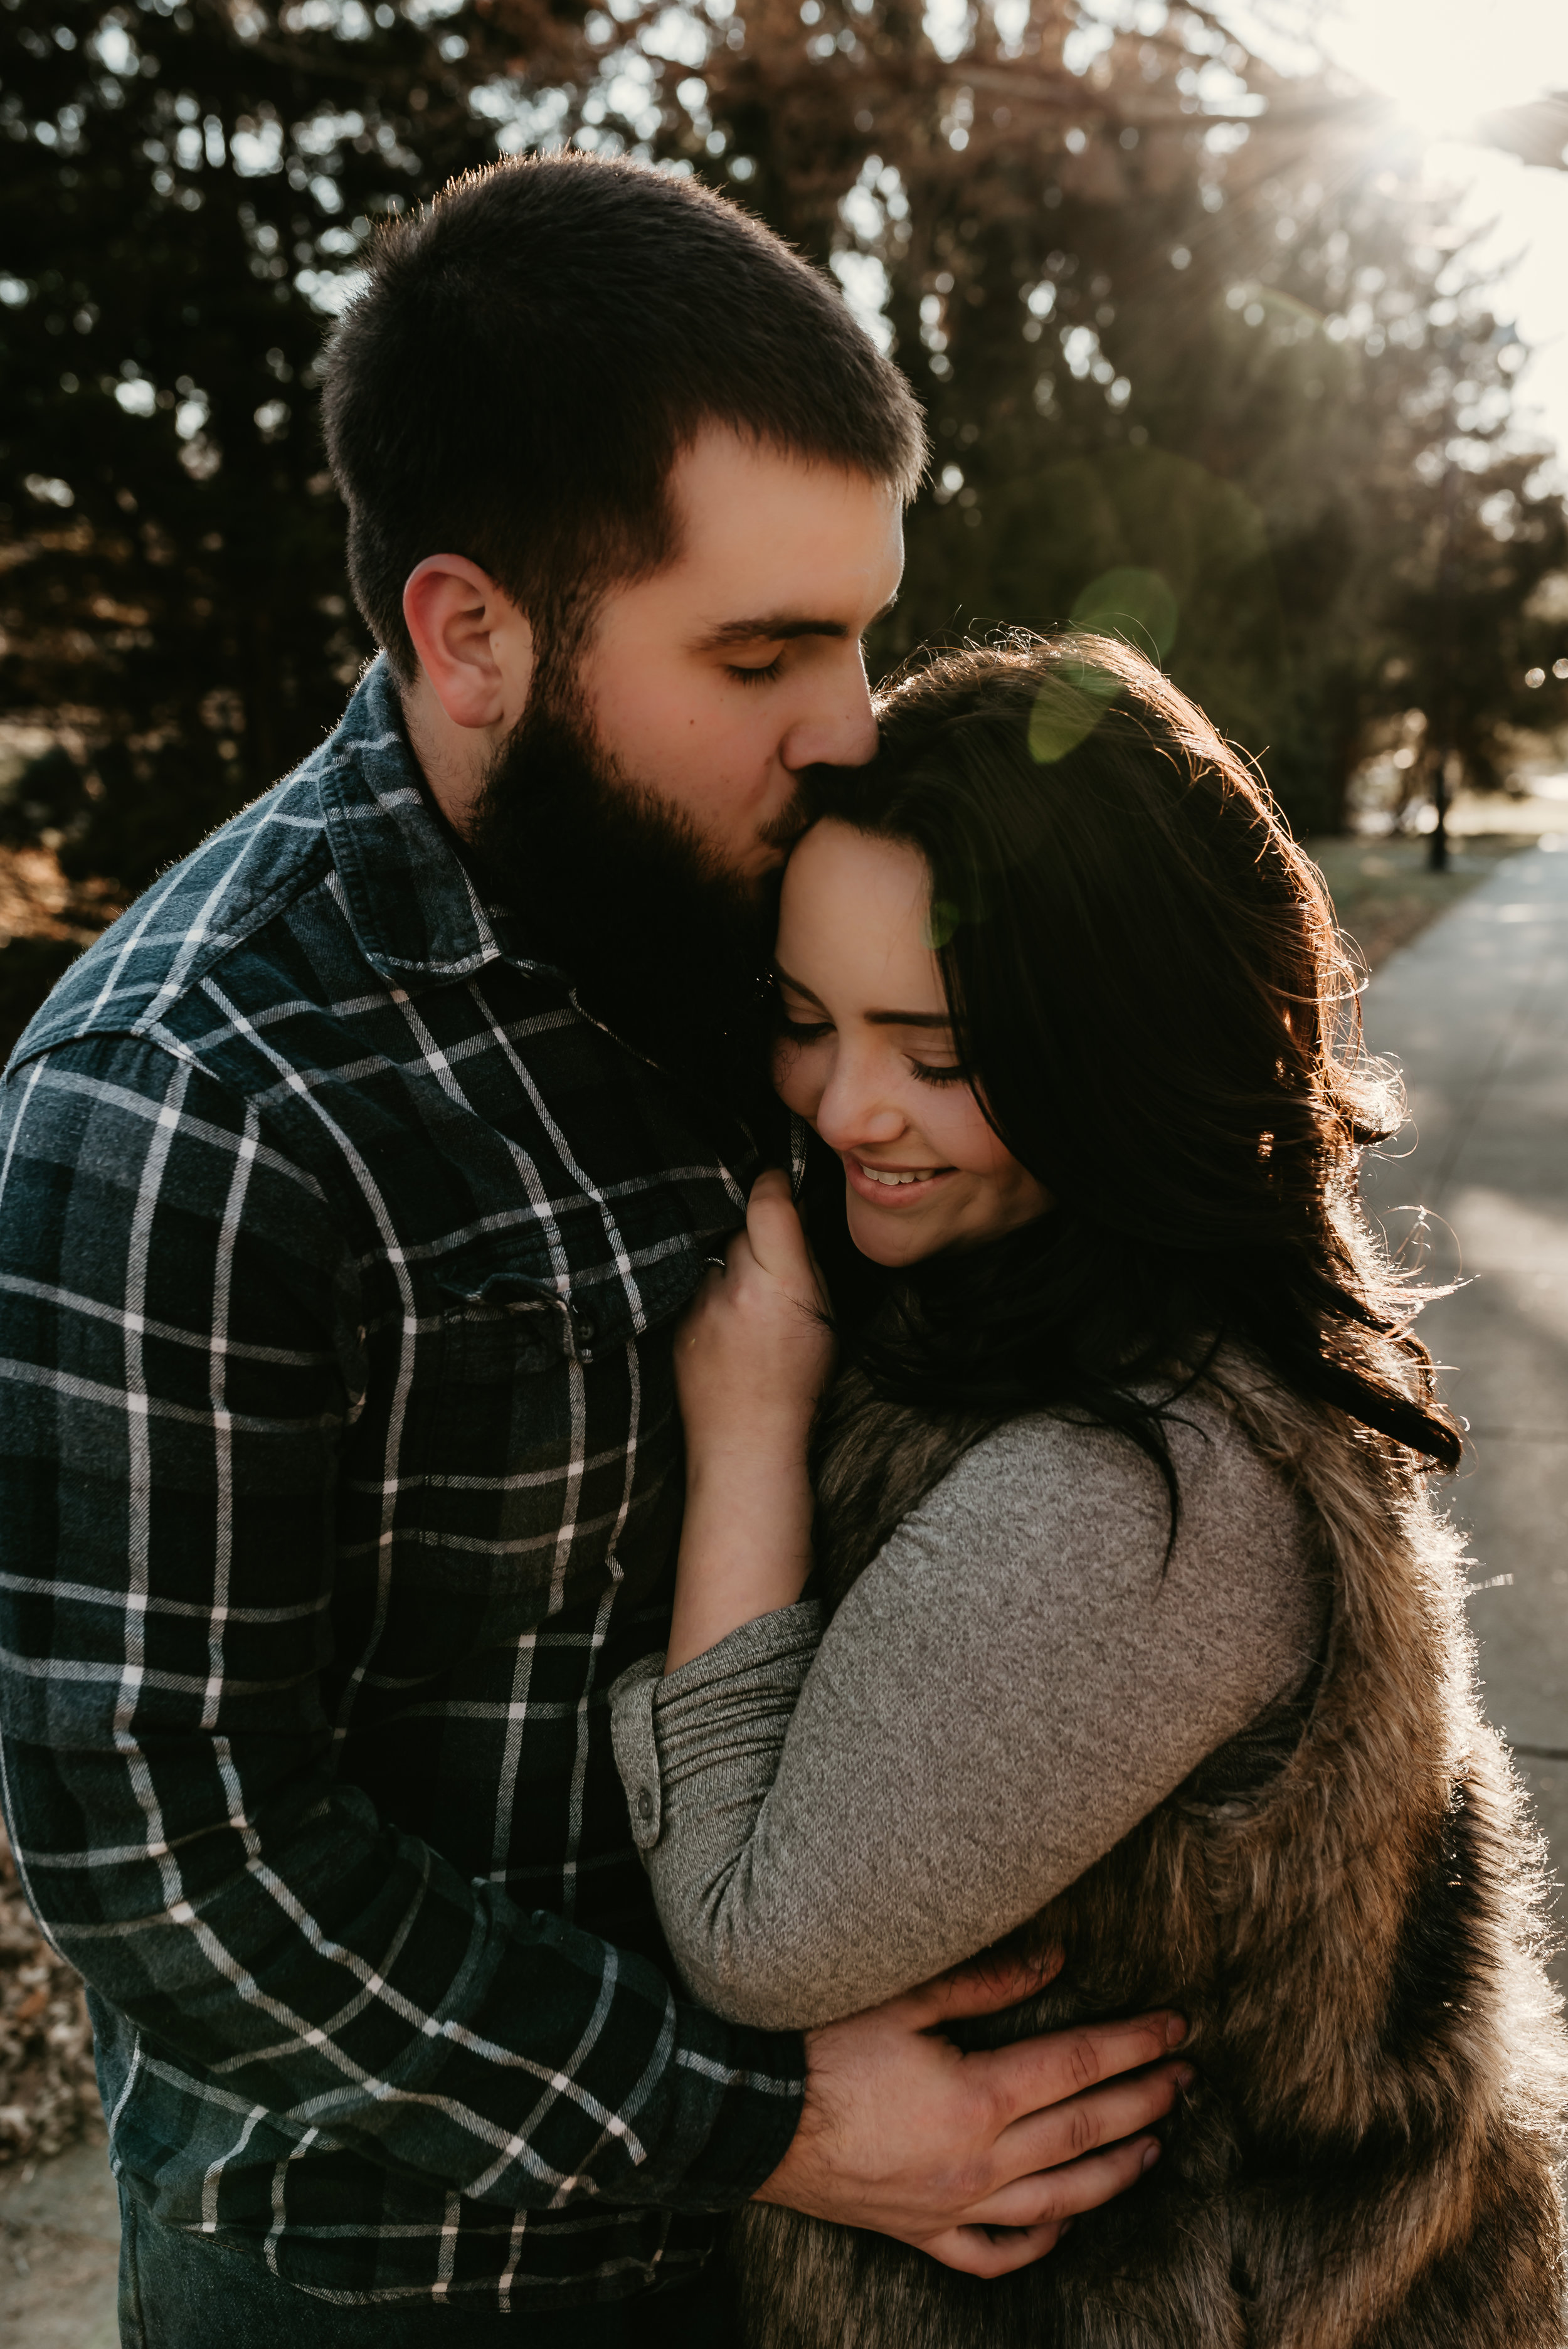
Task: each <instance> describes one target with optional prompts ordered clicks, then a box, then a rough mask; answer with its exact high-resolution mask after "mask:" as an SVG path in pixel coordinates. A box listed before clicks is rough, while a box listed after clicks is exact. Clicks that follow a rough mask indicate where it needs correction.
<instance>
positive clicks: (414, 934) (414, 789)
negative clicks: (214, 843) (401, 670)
mask: <svg viewBox="0 0 1568 2349" xmlns="http://www.w3.org/2000/svg"><path fill="white" fill-rule="evenodd" d="M319 755H320V777H321V808H322V817H323V820H324V822H325V826H326V834H327V839H328V842H329V843H330V845H331V848H332V855H333V862H334V864H335V866H336V869H337V874H338V878H339V880H340V881H341V883H342V886H343V898H344V905H345V908H346V913H347V916H348V920H349V924H350V926H351V927H352V929H353V931H354V935H355V938H356V941H357V943H358V946H359V949H360V952H361V953H362V954H363V955H364V957H365V958H366V961H367V962H368V963H369V964H370V966H371V968H373V969H374V970H376V971H378V972H379V973H380V975H381V977H382V978H385V979H387V981H389V983H390V984H391V985H393V986H395V987H403V988H407V987H409V986H415V985H418V983H419V982H420V981H421V980H422V979H427V978H428V979H433V980H434V979H439V980H446V979H454V978H467V977H468V976H469V974H470V973H471V972H473V971H476V970H479V969H480V968H482V967H483V965H484V964H486V963H489V962H495V961H497V960H499V959H500V957H503V956H504V957H507V958H508V959H509V960H511V961H527V960H528V959H529V958H528V957H523V956H519V955H517V954H516V953H515V952H514V951H513V949H512V947H511V946H510V944H509V943H507V942H506V941H505V940H504V939H503V937H502V936H501V935H500V930H499V929H498V926H497V925H498V919H499V920H501V921H503V922H504V916H498V915H497V914H496V913H495V911H494V910H493V909H490V908H489V907H487V906H485V905H482V904H481V903H480V898H479V895H478V894H477V892H476V890H475V888H474V884H473V880H472V877H471V875H470V874H469V870H468V867H467V866H466V865H465V864H464V863H463V860H462V858H461V857H460V856H459V854H458V852H457V850H456V848H455V847H454V846H453V844H452V841H451V838H450V835H449V833H448V832H447V829H446V827H445V825H444V824H443V823H441V821H440V819H439V818H438V815H437V814H436V812H435V810H434V809H433V808H432V806H431V805H430V802H429V800H428V796H427V793H426V791H425V787H424V782H423V779H422V777H421V775H420V772H419V768H418V763H417V761H416V760H415V757H414V753H413V751H412V750H411V749H410V747H409V743H408V736H407V729H406V727H405V725H404V722H403V709H402V703H401V701H400V699H399V698H398V693H397V680H396V678H394V677H393V674H392V671H391V668H390V667H389V666H388V664H387V656H386V655H385V653H383V654H381V655H380V656H379V657H377V659H376V660H375V661H373V662H372V664H371V666H370V667H369V668H368V669H367V670H366V674H365V676H364V677H363V678H361V680H360V682H359V685H358V687H357V688H356V692H355V694H354V698H353V699H352V700H351V701H350V702H349V705H348V707H347V709H346V710H345V711H344V713H343V717H342V719H341V721H340V723H339V725H338V728H337V730H336V732H335V734H334V735H333V736H332V739H331V740H330V741H328V742H327V743H325V745H324V747H323V749H322V750H321V752H320V754H319ZM533 967H534V968H541V969H543V968H550V966H548V965H544V964H537V963H536V964H534V966H533Z"/></svg>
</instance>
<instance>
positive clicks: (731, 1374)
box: [665, 1171, 833, 1672]
mask: <svg viewBox="0 0 1568 2349" xmlns="http://www.w3.org/2000/svg"><path fill="white" fill-rule="evenodd" d="M822 1304H823V1299H822V1295H821V1288H820V1280H819V1278H818V1275H817V1268H816V1267H815V1265H814V1264H813V1263H812V1261H811V1254H810V1249H809V1248H808V1247H807V1246H806V1237H805V1234H804V1233H803V1232H802V1230H801V1228H800V1218H799V1216H798V1215H797V1214H796V1212H795V1209H794V1207H793V1206H791V1204H790V1199H789V1177H788V1176H787V1175H785V1174H779V1173H778V1172H777V1171H770V1172H769V1173H768V1174H759V1175H758V1178H757V1181H756V1183H755V1184H754V1185H752V1190H751V1197H750V1199H749V1201H748V1205H747V1209H746V1228H745V1230H744V1231H742V1232H737V1234H736V1235H735V1237H734V1238H733V1239H732V1240H731V1241H730V1243H729V1247H728V1250H727V1255H726V1259H725V1266H724V1269H723V1271H722V1272H720V1271H717V1270H716V1271H714V1272H711V1273H710V1274H709V1275H708V1277H707V1279H706V1280H705V1281H704V1283H703V1285H702V1288H700V1289H699V1290H698V1292H697V1295H696V1299H695V1301H694V1303H693V1305H692V1307H691V1309H690V1311H689V1312H688V1313H687V1314H686V1319H684V1320H683V1322H682V1323H681V1326H680V1329H679V1330H678V1331H677V1332H676V1390H677V1392H678V1393H679V1396H680V1405H681V1417H682V1419H683V1420H684V1422H685V1423H686V1515H685V1517H684V1519H683V1521H682V1526H681V1547H680V1566H679V1570H678V1572H677V1575H676V1601H675V1615H674V1619H673V1620H672V1622H671V1625H670V1644H669V1651H668V1654H667V1656H666V1658H665V1670H666V1671H672V1672H673V1671H676V1669H677V1667H679V1666H680V1665H682V1664H685V1663H687V1662H689V1661H691V1659H692V1658H693V1657H694V1656H698V1655H700V1654H701V1653H702V1652H703V1651H704V1650H705V1649H708V1648H711V1647H713V1646H714V1645H715V1643H716V1642H717V1640H722V1639H723V1638H724V1637H725V1635H726V1633H727V1632H730V1631H733V1630H735V1629H736V1628H737V1626H738V1625H739V1624H742V1623H748V1622H750V1621H751V1620H752V1619H754V1618H756V1617H758V1616H760V1615H767V1614H769V1613H771V1612H772V1610H773V1609H775V1608H779V1607H788V1606H789V1604H790V1603H791V1601H792V1600H794V1599H799V1595H800V1592H801V1589H802V1588H803V1587H804V1585H805V1581H806V1578H807V1576H808V1575H809V1574H810V1570H811V1483H810V1476H809V1475H808V1474H807V1467H806V1448H807V1444H808V1443H809V1441H810V1433H811V1415H812V1413H813V1412H814V1411H815V1410H816V1407H817V1399H818V1397H819V1395H820V1393H821V1392H822V1389H823V1387H824V1385H825V1384H826V1383H827V1380H828V1376H829V1373H830V1371H831V1369H832V1366H833V1340H832V1334H831V1332H830V1330H829V1328H828V1325H827V1323H826V1321H825V1319H823V1314H822Z"/></svg>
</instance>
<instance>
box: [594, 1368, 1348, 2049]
mask: <svg viewBox="0 0 1568 2349" xmlns="http://www.w3.org/2000/svg"><path fill="white" fill-rule="evenodd" d="M1189 1415H1190V1416H1191V1417H1192V1418H1194V1419H1199V1420H1202V1430H1201V1432H1199V1431H1183V1430H1181V1429H1176V1430H1173V1431H1172V1434H1173V1444H1172V1448H1173V1451H1174V1453H1175V1454H1176V1458H1177V1465H1178V1471H1179V1474H1180V1475H1181V1483H1182V1493H1183V1509H1182V1522H1181V1532H1180V1534H1179V1537H1178V1540H1177V1543H1176V1547H1175V1549H1174V1552H1173V1553H1172V1556H1171V1561H1170V1565H1169V1568H1168V1569H1167V1570H1166V1571H1165V1572H1164V1573H1163V1574H1162V1573H1161V1563H1162V1558H1163V1553H1164V1547H1165V1533H1166V1519H1165V1510H1164V1506H1163V1496H1162V1493H1161V1487H1160V1485H1159V1482H1158V1479H1157V1478H1156V1477H1155V1475H1154V1473H1153V1471H1152V1470H1151V1469H1150V1468H1148V1467H1147V1466H1146V1464H1144V1463H1142V1462H1141V1460H1140V1459H1139V1458H1138V1457H1137V1456H1136V1455H1134V1454H1132V1453H1131V1451H1130V1447H1129V1446H1128V1445H1127V1444H1125V1442H1124V1441H1123V1440H1122V1439H1120V1438H1119V1437H1117V1436H1115V1435H1113V1434H1110V1433H1108V1432H1106V1431H1103V1430H1099V1429H1093V1428H1084V1427H1077V1426H1069V1425H1066V1424H1063V1423H1055V1422H1050V1421H1047V1420H1043V1419H1030V1420H1026V1421H1020V1422H1016V1423H1014V1424H1013V1425H1012V1426H1010V1427H1007V1428H1005V1429H1003V1430H1001V1431H1000V1432H999V1433H997V1434H996V1435H995V1436H993V1437H991V1438H990V1439H988V1441H987V1442H985V1443H984V1444H980V1445H977V1446H976V1447H975V1450H974V1451H973V1452H971V1453H970V1454H967V1455H966V1457H965V1459H964V1460H963V1461H962V1462H960V1464H959V1465H958V1466H957V1468H955V1469H954V1471H953V1473H952V1474H951V1475H949V1476H948V1477H947V1478H946V1479H945V1480H944V1483H943V1484H942V1485H940V1486H938V1488H937V1489H936V1491H935V1492H934V1493H933V1494H931V1495H928V1496H927V1499H926V1500H925V1502H924V1503H923V1505H922V1506H921V1507H920V1508H919V1509H918V1510H916V1511H915V1512H914V1513H913V1516H910V1517H909V1518H907V1519H906V1520H905V1522H904V1523H903V1526H900V1527H899V1529H898V1531H897V1532H896V1533H895V1534H894V1535H893V1537H892V1539H891V1540H890V1541H889V1542H888V1544H887V1545H886V1547H884V1549H883V1550H882V1553H881V1555H880V1556H879V1557H877V1558H876V1559H875V1560H874V1561H873V1563H872V1566H871V1567H870V1568H867V1570H866V1572H865V1573H864V1574H863V1575H862V1576H861V1578H860V1580H859V1581H858V1582H857V1583H856V1585H855V1586H854V1588H853V1589H852V1590H851V1592H850V1594H849V1596H848V1598H847V1599H845V1601H844V1603H843V1605H842V1606H841V1608H840V1609H839V1611H838V1613H837V1614H836V1615H835V1616H834V1618H833V1620H832V1622H831V1624H830V1626H829V1628H828V1630H827V1632H826V1634H825V1636H822V1638H821V1640H820V1647H819V1646H818V1644H817V1642H818V1634H819V1625H818V1621H817V1617H816V1610H815V1609H811V1608H802V1607H790V1608H786V1609H782V1610H780V1611H779V1612H776V1613H774V1614H772V1615H770V1616H768V1617H766V1618H762V1619H752V1620H749V1621H748V1622H746V1623H744V1624H743V1625H742V1626H741V1627H740V1628H739V1629H738V1630H735V1631H733V1632H731V1633H730V1634H729V1635H728V1636H727V1638H726V1639H725V1640H722V1641H721V1642H720V1643H719V1644H717V1646H715V1647H714V1648H712V1649H710V1650H708V1651H707V1652H705V1653H703V1654H702V1655H700V1656H699V1657H698V1658H697V1659H696V1661H693V1662H688V1663H687V1664H686V1665H685V1666H684V1667H683V1668H681V1669H678V1670H676V1671H674V1672H673V1673H672V1674H671V1675H670V1676H669V1677H668V1678H667V1679H665V1680H664V1681H663V1682H658V1681H657V1680H656V1679H650V1678H649V1677H648V1676H647V1674H646V1672H643V1673H642V1674H639V1673H635V1672H634V1673H632V1674H628V1675H627V1676H626V1677H625V1679H624V1680H623V1681H622V1682H619V1683H618V1684H617V1688H616V1691H615V1692H614V1703H615V1717H614V1726H615V1744H616V1753H617V1757H618V1759H619V1761H620V1763H621V1766H622V1774H623V1776H624V1779H625V1781H626V1785H627V1790H628V1794H629V1795H630V1798H631V1804H632V1812H633V1820H634V1829H635V1831H636V1833H637V1836H638V1840H639V1842H640V1843H641V1844H642V1845H643V1847H644V1857H645V1862H646V1864H647V1866H648V1868H649V1872H650V1875H651V1878H652V1881H653V1887H654V1892H655V1899H656V1900H657V1903H658V1907H659V1913H660V1916H661V1919H662V1920H663V1923H664V1927H665V1934H666V1937H667V1938H668V1940H669V1942H670V1946H671V1948H672V1950H673V1951H674V1952H675V1955H676V1961H677V1962H678V1963H679V1965H680V1968H681V1971H682V1972H683V1974H684V1975H685V1977H686V1981H687V1982H688V1984H689V1985H690V1986H691V1988H692V1990H693V1992H694V1993H695V1994H696V1995H697V1996H698V1997H700V1998H701V1999H702V2000H703V2002H705V2003H707V2004H708V2005H710V2006H712V2007H714V2008H716V2009H717V2011H718V2012H719V2013H723V2014H727V2015H729V2016H732V2017H735V2018H736V2019H738V2020H742V2021H746V2022H751V2023H768V2024H770V2025H779V2024H783V2023H790V2024H795V2025H810V2024H813V2023H820V2022H823V2021H826V2020H827V2019H829V2018H830V2017H831V2016H834V2015H839V2014H844V2013H851V2012H852V2011H854V2010H856V2009H858V2008H861V2007H865V2006H870V2005H872V2004H874V2003H876V2002H879V2001H881V2000H882V1999H885V1998H887V1997H890V1996H892V1995H894V1994H896V1993H897V1992H901V1991H903V1990H905V1989H907V1988H908V1987H909V1986H910V1985H911V1984H912V1983H914V1982H922V1981H924V1980H925V1979H927V1978H928V1977H929V1976H931V1975H933V1974H934V1973H936V1972H938V1971H941V1970H942V1969H943V1968H944V1967H946V1966H949V1965H952V1964H954V1963H955V1962H956V1961H959V1960H961V1959H963V1958H965V1957H967V1956H969V1955H971V1954H972V1953H973V1952H974V1951H976V1950H978V1949H980V1948H982V1947H984V1946H985V1945H986V1944H987V1943H989V1942H990V1941H992V1940H995V1939H997V1938H998V1937H999V1936H1000V1935H1002V1934H1003V1933H1006V1932H1007V1931H1009V1930H1011V1929H1012V1928H1013V1927H1014V1926H1016V1925H1018V1924H1020V1923H1022V1922H1023V1920H1025V1919H1026V1918H1027V1917H1029V1916H1032V1915H1033V1914H1034V1913H1035V1912H1036V1911H1037V1909H1040V1908H1041V1907H1042V1906H1043V1905H1044V1904H1045V1902H1046V1901H1047V1900H1048V1899H1051V1898H1052V1897H1053V1896H1054V1895H1055V1894H1056V1893H1057V1892H1058V1891H1060V1890H1061V1889H1063V1888H1064V1887H1065V1886H1067V1885H1068V1884H1069V1883H1071V1882H1072V1881H1074V1879H1075V1878H1077V1877H1078V1876H1079V1875H1081V1874H1082V1872H1083V1870H1084V1869H1085V1868H1088V1867H1089V1866H1090V1865H1091V1864H1092V1862H1093V1861H1094V1860H1096V1859H1097V1858H1099V1857H1100V1855H1101V1854H1102V1853H1104V1852H1105V1851H1107V1850H1109V1848H1110V1847H1111V1846H1112V1845H1113V1844H1115V1843H1116V1842H1118V1841H1119V1839H1120V1838H1121V1837H1122V1836H1124V1835H1125V1834H1127V1833H1128V1832H1129V1831H1130V1828H1131V1827H1132V1826H1135V1825H1136V1824H1137V1822H1138V1820H1139V1819H1140V1818H1141V1817H1143V1816H1146V1815H1147V1813H1148V1812H1149V1811H1150V1810H1152V1809H1153V1808H1154V1807H1155V1806H1156V1805H1157V1804H1158V1803H1160V1802H1161V1800H1163V1798H1164V1797H1165V1795H1168V1794H1170V1793H1171V1791H1172V1789H1173V1788H1174V1787H1176V1786H1177V1785H1180V1784H1181V1780H1182V1779H1183V1778H1185V1777H1186V1776H1187V1775H1188V1774H1189V1773H1190V1772H1191V1770H1192V1769H1193V1768H1194V1767H1195V1766H1196V1765H1197V1764H1198V1763H1199V1762H1200V1761H1202V1759H1203V1758H1204V1756H1205V1755H1206V1754H1210V1753H1212V1752H1213V1751H1214V1750H1215V1748H1216V1747H1218V1746H1219V1745H1221V1744H1223V1743H1224V1742H1225V1741H1226V1740H1227V1739H1228V1738H1229V1737H1231V1736H1233V1735H1234V1734H1235V1733H1237V1732H1238V1731H1240V1730H1241V1729H1243V1728H1244V1727H1245V1726H1246V1725H1247V1723H1249V1722H1250V1721H1252V1720H1253V1719H1254V1718H1255V1717H1256V1715H1257V1714H1258V1713H1259V1712H1261V1711H1262V1710H1263V1708H1264V1706H1265V1705H1266V1704H1267V1703H1268V1702H1270V1701H1271V1700H1272V1699H1273V1698H1274V1697H1275V1696H1276V1695H1278V1694H1279V1693H1281V1692H1283V1691H1284V1690H1285V1689H1287V1688H1290V1687H1294V1686H1295V1684H1296V1683H1297V1682H1299V1680H1300V1679H1301V1677H1302V1676H1303V1675H1304V1673H1305V1671H1306V1669H1307V1667H1308V1665H1309V1663H1310V1660H1311V1656H1312V1653H1313V1651H1314V1648H1315V1641H1316V1636H1317V1610H1316V1605H1315V1598H1314V1594H1313V1590H1312V1587H1311V1581H1310V1577H1309V1575H1308V1572H1307V1567H1306V1542H1305V1531H1304V1527H1303V1525H1302V1523H1301V1520H1300V1517H1299V1516H1298V1513H1297V1509H1296V1506H1295V1503H1294V1502H1293V1501H1292V1499H1291V1496H1290V1495H1289V1494H1288V1493H1287V1492H1286V1491H1285V1489H1284V1486H1283V1485H1281V1484H1280V1483H1279V1482H1278V1481H1277V1480H1276V1479H1275V1478H1274V1476H1273V1475H1272V1473H1271V1472H1270V1471H1269V1470H1268V1469H1267V1468H1266V1467H1265V1466H1264V1464H1263V1463H1262V1462H1261V1461H1260V1460H1259V1459H1258V1458H1257V1456H1256V1455H1255V1454H1253V1452H1252V1450H1251V1447H1250V1446H1249V1445H1248V1444H1246V1442H1245V1439H1244V1437H1243V1436H1242V1434H1241V1433H1240V1432H1239V1431H1238V1430H1237V1429H1236V1428H1235V1427H1234V1425H1233V1423H1231V1422H1230V1421H1228V1420H1227V1419H1226V1417H1225V1415H1224V1414H1223V1413H1222V1412H1221V1411H1219V1410H1218V1408H1217V1407H1216V1408H1213V1409H1212V1410H1208V1409H1200V1408H1197V1407H1193V1406H1189ZM654 1669H655V1671H656V1666H655V1668H654Z"/></svg>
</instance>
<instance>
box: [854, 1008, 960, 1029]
mask: <svg viewBox="0 0 1568 2349" xmlns="http://www.w3.org/2000/svg"><path fill="white" fill-rule="evenodd" d="M862 1016H863V1018H864V1019H865V1021H866V1025H867V1026H868V1027H870V1028H951V1027H952V1025H953V1017H952V1014H951V1013H950V1012H946V1011H868V1012H866V1013H864V1014H863V1015H862Z"/></svg>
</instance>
